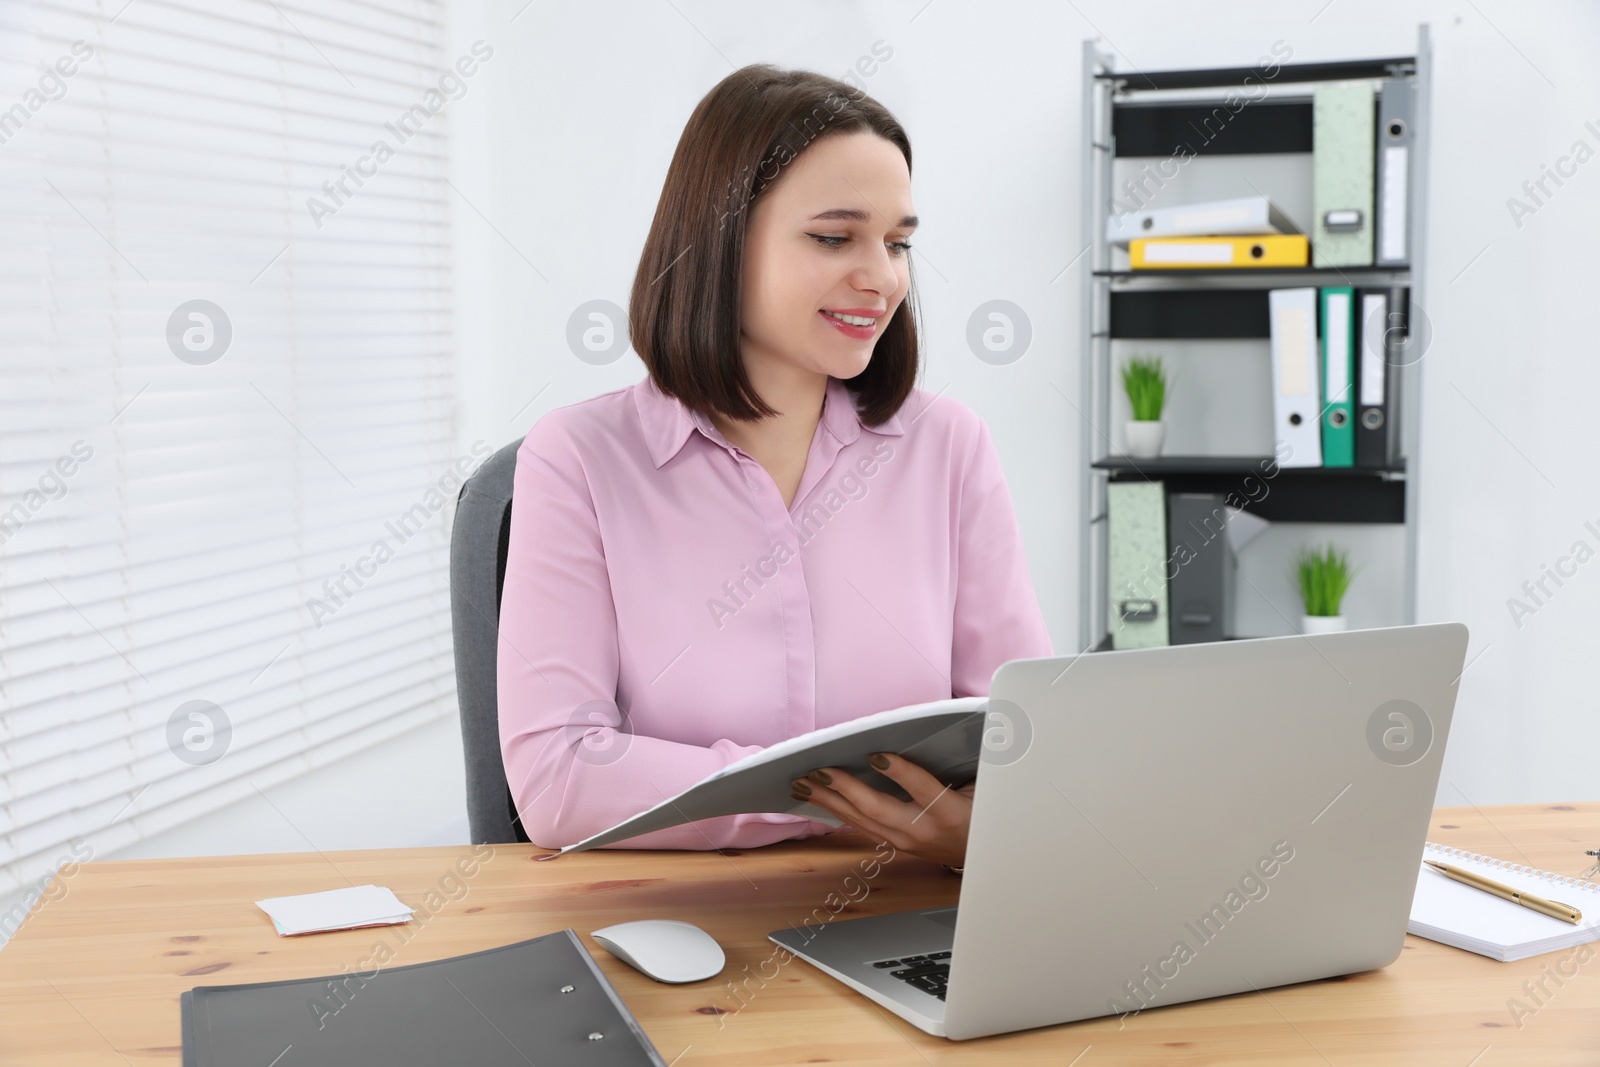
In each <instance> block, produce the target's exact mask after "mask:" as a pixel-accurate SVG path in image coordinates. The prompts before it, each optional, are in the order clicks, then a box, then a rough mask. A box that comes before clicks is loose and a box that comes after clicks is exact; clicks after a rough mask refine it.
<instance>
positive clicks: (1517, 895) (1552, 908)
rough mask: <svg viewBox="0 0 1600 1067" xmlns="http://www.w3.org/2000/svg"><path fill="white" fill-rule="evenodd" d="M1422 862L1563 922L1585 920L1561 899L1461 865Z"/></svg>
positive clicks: (1461, 881)
mask: <svg viewBox="0 0 1600 1067" xmlns="http://www.w3.org/2000/svg"><path fill="white" fill-rule="evenodd" d="M1422 862H1423V863H1426V864H1427V865H1428V866H1429V867H1432V868H1433V869H1434V870H1436V871H1438V872H1439V873H1440V874H1442V875H1444V876H1445V877H1446V878H1454V879H1455V880H1456V881H1458V882H1460V883H1461V884H1462V885H1470V886H1471V887H1472V888H1474V889H1481V890H1483V891H1484V892H1485V893H1493V894H1494V895H1495V896H1497V897H1499V898H1500V899H1501V900H1509V901H1511V903H1513V904H1521V905H1522V906H1523V907H1524V908H1532V909H1533V910H1534V911H1536V912H1538V913H1539V914H1541V915H1548V916H1550V918H1552V919H1560V920H1561V921H1562V922H1569V923H1572V924H1573V925H1577V924H1578V923H1579V922H1582V921H1583V913H1582V912H1581V911H1579V910H1578V909H1577V908H1574V907H1573V906H1572V905H1571V904H1563V903H1561V902H1560V901H1559V900H1546V899H1545V898H1544V897H1536V896H1534V895H1533V894H1532V893H1524V892H1523V891H1522V890H1520V889H1512V888H1511V887H1510V886H1508V885H1501V884H1500V883H1499V882H1495V881H1491V880H1490V879H1488V878H1485V877H1484V876H1483V875H1481V874H1474V873H1473V872H1472V871H1466V870H1462V869H1461V868H1460V867H1452V866H1450V865H1449V864H1447V863H1435V862H1434V861H1433V860H1423V861H1422Z"/></svg>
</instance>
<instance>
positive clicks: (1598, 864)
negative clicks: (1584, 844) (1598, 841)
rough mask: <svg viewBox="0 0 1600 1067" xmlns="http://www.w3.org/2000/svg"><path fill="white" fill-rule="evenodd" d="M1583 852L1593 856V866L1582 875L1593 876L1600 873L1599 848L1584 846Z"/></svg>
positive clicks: (1585, 876)
mask: <svg viewBox="0 0 1600 1067" xmlns="http://www.w3.org/2000/svg"><path fill="white" fill-rule="evenodd" d="M1583 854H1584V855H1585V856H1592V857H1594V866H1592V867H1590V868H1589V869H1588V870H1587V871H1584V872H1583V877H1584V878H1593V877H1594V876H1595V875H1597V874H1600V848H1586V849H1584V850H1583Z"/></svg>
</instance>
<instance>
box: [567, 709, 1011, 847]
mask: <svg viewBox="0 0 1600 1067" xmlns="http://www.w3.org/2000/svg"><path fill="white" fill-rule="evenodd" d="M988 704H989V698H988V697H955V698H952V699H950V700H935V701H931V702H929V703H926V704H911V705H908V706H906V707H903V708H894V709H892V710H890V711H880V712H878V713H876V714H874V715H864V716H862V717H861V718H859V719H852V720H850V721H849V722H842V723H839V724H838V725H837V726H825V727H823V728H822V729H820V730H812V731H811V732H810V733H806V734H801V735H800V736H799V737H791V738H789V739H788V740H785V741H779V742H778V743H777V744H774V745H769V746H768V747H766V748H764V749H762V750H761V751H760V752H755V753H752V754H750V755H748V756H746V757H745V758H744V759H741V760H736V761H735V762H733V763H730V764H728V765H727V766H726V767H723V768H722V769H721V770H719V771H715V772H713V773H712V774H710V775H707V776H706V777H705V778H703V779H701V780H700V781H699V782H698V783H696V784H695V785H692V786H690V787H689V788H688V789H685V790H684V791H683V792H681V793H679V794H678V795H677V796H674V797H668V798H667V799H666V800H663V801H662V802H661V803H659V804H657V805H656V806H655V807H653V808H651V809H649V810H648V811H644V812H641V813H640V814H638V815H635V816H634V817H633V818H631V819H624V820H623V821H622V822H620V823H618V824H617V825H615V826H613V827H611V828H610V829H609V830H603V831H601V832H600V833H598V834H594V835H592V836H590V837H586V838H584V839H583V840H582V841H579V842H578V843H576V844H573V845H568V846H567V847H566V848H564V849H562V850H561V851H560V852H555V853H552V854H550V855H549V856H543V857H541V858H542V859H555V858H556V857H558V856H564V855H566V854H567V853H568V852H582V851H584V850H585V849H591V848H598V847H600V846H601V845H609V844H612V843H613V842H616V841H625V840H627V839H628V838H630V837H638V836H639V835H640V834H648V833H651V832H653V831H655V830H665V829H667V828H668V827H672V826H681V825H682V824H684V823H688V822H698V821H699V820H701V819H715V818H717V817H719V816H722V815H751V814H774V813H776V814H789V815H803V816H805V817H806V818H808V819H815V820H817V821H818V822H825V823H828V824H830V825H832V826H838V825H840V822H839V820H838V819H836V818H834V816H833V815H832V814H831V813H830V812H828V811H827V810H826V809H823V808H819V807H817V806H816V805H814V804H810V803H806V802H801V801H796V800H795V799H794V798H793V797H792V796H790V795H789V783H790V782H791V781H793V780H794V779H796V778H804V777H805V776H806V775H807V774H808V773H809V772H811V771H813V770H815V769H817V768H818V767H838V768H839V769H840V770H844V771H848V772H849V773H851V774H853V775H855V776H856V777H857V778H860V779H861V780H862V781H863V782H865V783H866V784H868V785H870V786H872V787H873V788H874V789H879V790H882V791H883V792H885V793H889V794H891V795H893V796H897V797H899V798H900V799H901V800H909V799H911V798H910V797H909V796H907V795H906V793H905V791H904V790H903V789H901V788H900V786H899V785H898V784H897V783H896V782H895V781H894V779H892V778H890V777H888V776H887V775H883V774H879V773H878V772H877V771H875V770H873V769H872V767H871V766H870V765H869V764H868V763H867V758H868V757H869V756H871V755H872V754H873V753H874V752H895V753H898V754H899V755H901V756H904V757H905V758H906V759H908V760H910V761H911V762H913V763H915V764H917V765H918V766H919V767H921V768H922V769H923V770H925V771H927V772H928V773H929V774H932V775H933V776H934V777H935V778H938V779H940V780H941V781H943V782H945V783H947V784H949V785H951V786H952V787H956V788H959V787H960V786H963V785H965V784H967V783H968V782H970V781H972V780H973V779H974V778H976V777H977V776H978V757H979V756H980V755H981V752H982V748H983V746H984V743H985V737H984V729H985V722H986V719H987V718H988V714H989V712H988ZM990 725H991V726H992V727H993V729H994V733H993V734H992V736H991V738H990V742H991V747H994V748H1002V747H1003V746H1004V745H1005V744H1007V743H1008V737H1009V735H1008V734H1007V731H1008V730H1009V729H1011V728H1012V727H1013V726H1014V724H1011V723H1006V722H995V723H992V724H990Z"/></svg>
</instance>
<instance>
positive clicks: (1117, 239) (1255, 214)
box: [1106, 196, 1300, 247]
mask: <svg viewBox="0 0 1600 1067" xmlns="http://www.w3.org/2000/svg"><path fill="white" fill-rule="evenodd" d="M1299 232H1300V229H1299V227H1297V226H1296V225H1295V224H1294V223H1293V222H1292V221H1290V219H1289V216H1287V215H1285V214H1284V213H1283V212H1281V211H1279V210H1278V208H1277V205H1275V204H1274V203H1272V201H1270V200H1268V199H1267V198H1266V197H1264V196H1245V197H1240V198H1238V199H1236V200H1211V201H1208V202H1206V203H1204V204H1179V205H1178V206H1176V207H1157V208H1149V209H1147V210H1145V211H1129V212H1124V213H1122V214H1114V215H1108V216H1107V217H1106V240H1107V241H1108V242H1110V243H1111V244H1114V245H1120V246H1123V247H1126V246H1127V244H1128V242H1129V241H1131V240H1133V239H1134V238H1135V237H1229V236H1234V235H1241V236H1249V235H1251V234H1258V233H1299Z"/></svg>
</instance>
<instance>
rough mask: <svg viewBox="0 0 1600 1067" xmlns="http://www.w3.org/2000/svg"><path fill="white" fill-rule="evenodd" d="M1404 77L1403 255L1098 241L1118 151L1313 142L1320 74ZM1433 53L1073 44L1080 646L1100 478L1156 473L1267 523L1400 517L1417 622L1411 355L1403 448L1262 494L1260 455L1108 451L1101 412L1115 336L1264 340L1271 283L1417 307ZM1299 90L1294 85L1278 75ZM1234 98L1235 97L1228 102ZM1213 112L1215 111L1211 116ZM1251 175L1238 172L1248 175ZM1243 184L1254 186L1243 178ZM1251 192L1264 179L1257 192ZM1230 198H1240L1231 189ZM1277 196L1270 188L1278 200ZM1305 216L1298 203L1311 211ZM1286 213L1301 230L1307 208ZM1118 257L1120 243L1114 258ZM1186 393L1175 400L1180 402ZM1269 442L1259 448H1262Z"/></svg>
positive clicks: (1407, 617)
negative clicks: (1192, 264)
mask: <svg viewBox="0 0 1600 1067" xmlns="http://www.w3.org/2000/svg"><path fill="white" fill-rule="evenodd" d="M1393 77H1408V78H1410V79H1412V83H1413V92H1414V112H1413V119H1412V121H1413V129H1412V151H1411V157H1412V158H1411V162H1410V166H1409V168H1408V171H1407V178H1408V182H1409V187H1410V188H1409V192H1410V208H1409V211H1408V214H1407V238H1408V240H1407V248H1408V249H1409V259H1410V262H1409V263H1408V264H1405V265H1402V266H1398V267H1377V266H1370V267H1342V268H1317V267H1302V268H1268V269H1263V268H1236V269H1222V268H1219V269H1181V270H1180V269H1173V270H1138V271H1134V270H1128V269H1125V268H1123V267H1118V266H1117V265H1116V261H1115V258H1114V249H1113V246H1111V245H1110V244H1109V243H1108V242H1107V240H1106V218H1107V216H1108V215H1109V214H1110V213H1111V211H1112V208H1113V205H1112V200H1113V197H1114V196H1115V195H1118V190H1117V189H1116V188H1115V186H1114V166H1115V163H1116V161H1117V160H1118V159H1124V160H1127V159H1136V158H1145V159H1154V158H1157V157H1161V158H1163V159H1167V158H1170V157H1173V155H1174V152H1175V149H1176V148H1177V146H1178V145H1180V144H1185V145H1187V146H1188V147H1189V149H1190V150H1191V152H1192V155H1191V156H1190V157H1189V158H1187V159H1186V160H1184V162H1183V166H1185V167H1204V166H1205V165H1206V163H1207V157H1210V156H1227V155H1231V156H1252V157H1267V156H1279V157H1282V156H1284V155H1286V154H1290V153H1295V154H1302V155H1303V156H1304V157H1305V158H1306V159H1309V158H1310V154H1311V152H1312V147H1313V146H1312V103H1311V89H1312V87H1313V85H1314V83H1317V82H1335V81H1351V80H1381V79H1386V78H1393ZM1430 78H1431V53H1430V48H1429V43H1428V28H1427V26H1425V25H1424V26H1420V27H1418V35H1417V50H1416V54H1415V55H1410V56H1392V57H1387V58H1381V59H1370V60H1353V61H1348V62H1333V63H1300V64H1292V63H1291V64H1283V65H1281V66H1279V67H1278V69H1277V72H1276V73H1275V74H1273V75H1271V76H1270V78H1265V79H1264V78H1263V72H1262V70H1261V69H1260V68H1256V67H1225V68H1214V69H1208V70H1175V71H1154V72H1151V71H1143V72H1139V71H1128V72H1118V71H1116V70H1114V69H1113V60H1112V59H1111V57H1109V56H1106V55H1103V54H1101V53H1100V52H1098V51H1097V50H1096V48H1095V46H1094V42H1092V41H1085V42H1084V48H1083V108H1084V110H1083V136H1084V145H1083V231H1082V232H1083V233H1084V234H1085V235H1086V236H1087V238H1088V244H1089V249H1088V250H1087V253H1086V260H1087V263H1086V269H1085V270H1084V271H1083V272H1082V276H1081V277H1082V282H1081V299H1082V314H1081V326H1080V329H1081V331H1082V349H1081V351H1082V354H1083V355H1082V364H1081V388H1082V391H1081V394H1080V395H1081V397H1082V399H1083V404H1084V407H1083V410H1082V414H1083V415H1084V416H1085V417H1084V419H1083V426H1082V431H1081V441H1082V454H1083V456H1084V463H1083V466H1082V469H1081V500H1080V504H1081V514H1082V516H1083V523H1084V528H1083V539H1082V543H1081V559H1080V570H1079V573H1080V588H1081V589H1082V590H1083V591H1084V595H1083V597H1082V602H1081V605H1080V609H1079V634H1080V636H1082V637H1083V640H1084V643H1085V645H1086V646H1088V647H1091V648H1094V649H1095V650H1100V649H1103V648H1109V647H1110V627H1111V622H1112V620H1111V619H1110V618H1109V603H1108V601H1109V595H1110V588H1109V584H1110V578H1109V571H1108V567H1107V558H1108V524H1107V521H1106V517H1107V513H1106V494H1107V486H1108V484H1109V483H1110V482H1111V481H1115V480H1123V479H1146V480H1151V481H1156V480H1159V481H1161V482H1163V483H1164V484H1165V486H1166V488H1167V490H1168V492H1213V493H1230V492H1231V493H1234V494H1236V496H1237V497H1239V498H1240V499H1243V500H1244V501H1246V506H1245V510H1246V511H1250V512H1253V513H1255V514H1257V515H1259V516H1260V517H1261V518H1263V519H1266V520H1268V521H1276V522H1317V523H1393V524H1398V525H1402V526H1403V527H1404V540H1405V560H1404V570H1403V575H1404V577H1403V582H1404V590H1403V618H1401V619H1397V620H1395V622H1396V623H1412V622H1414V621H1415V619H1416V555H1417V503H1418V488H1419V481H1418V459H1419V454H1418V441H1419V439H1420V435H1419V418H1418V417H1419V411H1420V404H1419V399H1420V396H1421V373H1422V366H1421V362H1420V360H1412V361H1411V362H1409V363H1408V364H1407V365H1406V366H1404V367H1403V368H1402V369H1401V375H1400V383H1399V404H1400V412H1399V414H1400V420H1401V426H1400V439H1401V444H1400V447H1401V452H1402V459H1401V462H1400V463H1399V464H1397V465H1394V466H1392V467H1389V468H1385V469H1368V468H1326V467H1310V468H1306V467H1300V468H1291V467H1276V468H1275V471H1274V473H1273V476H1272V481H1273V489H1272V492H1271V493H1270V494H1269V495H1267V496H1265V498H1264V499H1262V500H1261V501H1260V502H1259V503H1256V502H1253V501H1250V494H1248V493H1244V492H1242V491H1241V487H1242V485H1243V484H1244V479H1246V478H1247V477H1250V476H1251V475H1256V476H1258V477H1259V476H1260V472H1261V471H1262V470H1263V469H1264V468H1263V466H1262V465H1263V464H1269V463H1270V459H1271V457H1270V456H1268V455H1262V456H1216V455H1191V456H1184V455H1163V456H1161V457H1160V458H1158V459H1153V460H1143V459H1130V458H1128V457H1127V456H1124V455H1122V454H1121V453H1120V452H1117V451H1114V450H1113V448H1112V442H1113V440H1114V439H1115V438H1116V435H1117V433H1118V431H1119V429H1120V427H1118V426H1115V425H1113V423H1112V398H1113V392H1114V390H1115V389H1118V388H1120V383H1119V382H1118V381H1117V379H1116V375H1115V374H1114V370H1115V368H1114V366H1113V342H1116V341H1127V340H1136V341H1143V342H1157V343H1159V342H1162V341H1167V342H1175V341H1184V342H1187V341H1204V340H1213V341H1216V340H1221V341H1228V340H1238V341H1246V340H1254V341H1259V340H1265V339H1266V338H1267V337H1268V336H1269V326H1268V312H1267V292H1268V291H1269V290H1271V289H1275V288H1289V287H1296V286H1321V285H1329V284H1337V285H1351V286H1356V287H1369V286H1370V287H1386V288H1391V289H1406V290H1408V291H1409V293H1408V296H1409V299H1408V301H1407V305H1408V307H1410V308H1413V309H1416V308H1425V306H1426V302H1425V298H1424V297H1423V288H1424V279H1425V262H1424V255H1423V251H1424V247H1425V245H1424V237H1425V222H1426V217H1427V204H1426V189H1427V159H1428V133H1429V130H1428V125H1429V124H1428V115H1429V103H1430V99H1429V85H1430ZM1247 79H1253V81H1254V82H1255V83H1256V84H1260V83H1262V82H1263V81H1266V82H1270V84H1271V86H1272V92H1271V93H1269V94H1268V95H1266V96H1264V97H1262V98H1260V99H1258V100H1256V101H1254V102H1251V103H1249V104H1248V105H1247V106H1244V107H1242V108H1241V109H1239V110H1237V111H1232V112H1231V114H1230V116H1229V119H1228V122H1227V127H1226V136H1225V137H1222V136H1217V137H1214V138H1207V139H1204V140H1199V141H1198V144H1197V137H1196V133H1197V132H1200V131H1201V130H1202V128H1203V124H1204V123H1205V122H1206V121H1207V119H1208V117H1211V116H1214V115H1215V114H1216V109H1217V108H1220V107H1223V106H1224V105H1225V102H1226V101H1227V100H1228V95H1229V93H1230V92H1232V93H1234V94H1238V93H1240V91H1241V87H1242V86H1246V85H1249V84H1251V82H1250V81H1247ZM1291 86H1292V87H1299V86H1304V87H1305V89H1304V92H1303V93H1302V92H1297V91H1296V90H1295V89H1289V90H1288V91H1287V92H1285V91H1284V87H1291ZM1233 99H1234V100H1235V101H1237V99H1238V96H1237V95H1235V97H1234V98H1233ZM1212 121H1213V122H1214V119H1213V120H1212ZM1245 180H1246V182H1247V183H1248V182H1249V179H1245ZM1250 184H1251V188H1254V185H1253V183H1250ZM1256 192H1257V193H1260V192H1261V190H1256ZM1227 195H1233V196H1246V195H1251V189H1240V190H1238V191H1235V192H1232V193H1230V194H1227ZM1274 199H1276V197H1274ZM1306 214H1307V215H1309V212H1307V213H1306ZM1292 217H1294V218H1295V221H1296V223H1298V224H1299V225H1301V226H1302V227H1306V230H1305V232H1307V233H1310V232H1311V231H1310V229H1309V226H1310V223H1311V221H1312V220H1311V219H1310V218H1309V217H1306V218H1300V217H1298V216H1292ZM1122 262H1123V263H1125V262H1126V258H1125V255H1124V257H1123V260H1122ZM1179 402H1181V401H1179ZM1269 447H1270V445H1269Z"/></svg>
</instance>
